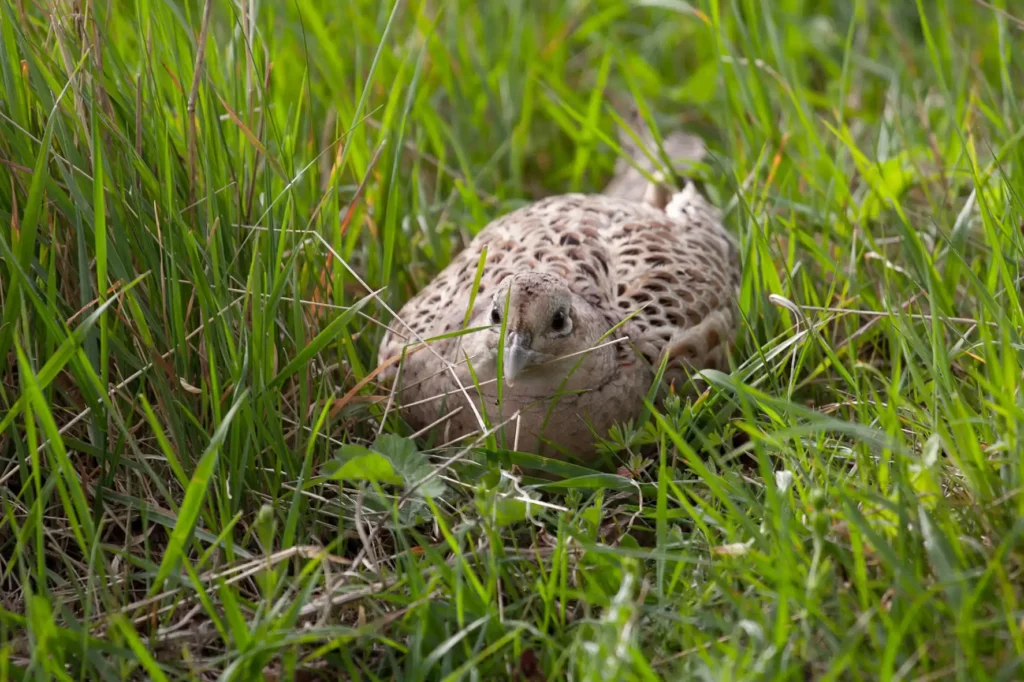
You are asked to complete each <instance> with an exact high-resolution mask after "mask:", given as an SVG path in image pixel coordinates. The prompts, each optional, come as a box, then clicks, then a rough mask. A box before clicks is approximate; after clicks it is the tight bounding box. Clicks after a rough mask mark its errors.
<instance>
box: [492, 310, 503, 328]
mask: <svg viewBox="0 0 1024 682" xmlns="http://www.w3.org/2000/svg"><path fill="white" fill-rule="evenodd" d="M491 324H501V313H499V312H498V309H497V308H494V309H492V310H491Z"/></svg>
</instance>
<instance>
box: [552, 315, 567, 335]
mask: <svg viewBox="0 0 1024 682" xmlns="http://www.w3.org/2000/svg"><path fill="white" fill-rule="evenodd" d="M551 328H552V329H554V330H555V331H556V332H560V331H562V330H563V329H565V313H563V312H562V311H561V310H559V311H558V312H557V313H555V316H554V317H552V318H551Z"/></svg>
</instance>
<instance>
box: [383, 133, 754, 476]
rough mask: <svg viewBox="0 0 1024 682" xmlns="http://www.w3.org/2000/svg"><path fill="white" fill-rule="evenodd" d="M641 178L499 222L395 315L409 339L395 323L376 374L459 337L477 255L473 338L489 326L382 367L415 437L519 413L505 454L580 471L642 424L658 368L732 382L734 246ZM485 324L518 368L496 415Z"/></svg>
mask: <svg viewBox="0 0 1024 682" xmlns="http://www.w3.org/2000/svg"><path fill="white" fill-rule="evenodd" d="M688 139H690V140H692V139H693V138H688ZM665 146H666V148H667V147H668V146H669V140H666V145H665ZM691 149H692V146H691ZM670 155H672V153H671V152H670ZM637 178H643V176H642V175H639V174H638V173H637V172H636V171H635V170H633V169H626V170H623V171H621V172H620V173H619V174H618V175H617V177H616V178H614V179H613V181H612V183H610V184H609V186H608V188H607V189H606V193H605V194H603V195H585V194H567V195H560V196H553V197H548V198H546V199H542V200H540V201H537V202H535V203H533V204H530V205H528V206H525V207H523V208H520V209H518V210H515V211H512V212H511V213H508V214H506V215H504V216H501V217H499V218H497V219H496V220H494V221H493V222H491V223H490V224H489V225H488V226H486V227H485V228H484V229H483V230H482V231H481V232H480V233H479V234H478V235H477V236H476V238H475V239H473V241H472V242H471V243H470V244H469V245H468V247H467V248H465V249H464V250H463V251H462V252H461V253H459V254H458V256H456V257H455V259H454V260H453V261H452V263H451V264H450V265H449V266H448V267H446V268H445V269H444V270H443V271H442V272H441V273H440V274H438V276H437V277H436V278H435V279H434V281H433V282H431V283H430V284H429V285H428V286H427V287H425V288H424V289H423V290H422V291H420V292H419V293H418V294H416V295H415V296H414V297H413V298H411V299H410V300H409V301H408V302H407V303H406V304H405V305H404V306H403V307H402V308H401V310H400V311H399V312H398V317H399V318H400V319H401V320H402V322H404V323H405V324H407V325H409V327H411V331H412V332H413V333H411V334H410V333H409V331H410V330H409V329H408V328H406V327H405V326H404V325H403V324H402V322H399V321H394V322H392V323H391V329H392V331H389V332H388V333H387V334H386V335H385V337H384V339H383V340H382V342H381V345H380V349H379V358H380V361H382V362H383V361H385V360H387V359H388V358H390V357H392V356H395V355H399V354H401V352H402V349H403V346H405V345H410V346H411V347H410V351H412V350H413V348H412V346H415V345H416V341H417V337H418V339H424V340H425V339H429V338H431V337H436V336H439V335H444V334H448V333H451V332H456V331H458V330H460V329H462V328H463V324H464V321H465V317H466V310H467V307H468V305H469V302H470V293H471V291H472V288H473V282H474V279H475V275H476V270H477V265H478V263H479V261H480V257H481V254H482V253H483V251H484V249H486V251H487V255H486V261H485V267H484V271H483V275H482V277H481V280H480V286H479V289H478V292H477V297H476V300H475V303H474V306H473V311H472V313H471V316H470V321H469V325H468V326H469V327H487V328H486V329H483V330H481V331H476V332H472V333H469V334H463V335H461V336H457V337H453V338H447V339H442V340H439V341H434V342H432V343H431V344H430V346H431V347H430V348H423V347H420V348H418V349H416V350H415V352H410V353H409V354H407V356H406V358H405V360H404V362H403V363H402V365H401V368H400V371H398V365H392V366H390V367H388V368H387V369H386V370H385V371H383V372H382V373H381V376H382V378H383V379H385V380H386V379H389V378H395V376H396V374H397V377H398V381H399V382H400V386H399V390H398V392H397V399H398V405H399V407H400V409H401V414H402V416H403V417H404V418H405V419H406V420H407V421H408V422H409V423H410V424H412V425H413V426H415V427H416V428H423V427H425V426H427V425H429V424H431V423H433V422H434V421H436V420H437V419H439V418H440V417H442V416H444V415H445V414H447V413H448V412H450V411H452V410H453V409H455V408H457V407H460V406H461V407H462V409H461V410H459V411H458V413H457V414H455V415H454V416H453V417H451V418H450V419H447V420H445V421H444V422H443V425H442V426H440V427H439V428H442V429H445V430H446V433H445V434H444V435H445V436H447V438H446V439H445V440H451V439H454V438H458V437H460V436H468V434H470V433H471V432H474V431H478V430H479V427H480V421H479V417H480V415H481V414H482V413H483V411H484V410H486V413H487V417H488V419H489V421H490V423H491V424H492V425H494V424H499V423H501V422H503V421H505V420H508V419H509V418H510V417H512V416H513V415H514V414H515V412H516V411H517V410H519V411H520V418H519V419H518V420H513V421H510V422H508V423H507V424H506V426H505V427H504V434H505V437H506V444H507V447H509V448H511V447H513V445H514V444H516V443H518V449H519V450H522V451H526V452H542V451H543V452H544V454H549V455H550V454H554V453H555V452H556V451H557V450H559V449H560V450H563V451H564V452H566V453H568V454H572V455H576V456H580V457H583V458H587V457H589V456H590V455H592V454H593V452H594V443H595V439H594V436H595V435H597V436H598V437H603V436H606V435H607V432H608V429H609V427H610V426H611V425H612V424H613V423H616V422H623V421H626V420H629V419H631V418H633V417H635V416H636V415H637V414H639V412H640V411H641V409H642V407H643V398H644V396H645V395H646V394H647V393H648V391H649V389H650V387H651V383H652V381H653V379H654V373H655V371H656V370H657V367H658V365H659V363H660V362H661V358H662V357H663V356H664V355H665V354H667V355H668V356H669V368H668V370H667V371H666V375H665V377H664V381H665V382H666V385H667V384H668V383H674V384H675V386H676V390H677V391H680V390H685V385H686V383H687V381H688V377H689V375H690V374H691V373H692V371H693V370H694V369H702V368H719V369H725V368H727V365H728V360H727V355H728V349H729V346H730V345H731V343H732V340H733V338H734V336H735V331H736V327H737V319H736V318H737V311H736V306H735V303H736V295H737V292H738V289H739V286H740V266H739V254H738V251H737V249H736V245H735V243H734V241H733V239H732V237H731V236H730V235H729V234H728V232H726V230H725V229H724V228H723V227H722V225H721V218H720V214H719V212H718V210H717V209H716V208H715V207H713V206H712V205H711V204H710V203H709V202H708V201H707V200H706V199H705V198H704V197H703V196H702V195H701V194H700V193H699V192H698V191H697V190H696V188H695V187H694V186H693V184H692V183H687V184H686V186H685V187H684V189H683V190H682V191H680V192H676V193H674V194H669V193H667V192H664V191H661V192H659V191H653V192H652V191H651V188H650V187H648V182H647V181H646V179H643V180H642V181H638V180H637ZM641 190H643V192H641ZM666 200H667V203H666ZM506 295H508V300H507V303H508V309H507V317H506V314H505V313H506V308H505V305H506ZM634 313H635V314H634ZM631 314H633V315H632V317H631V318H630V319H628V320H626V321H625V322H623V320H624V319H625V318H626V317H627V316H630V315H631ZM559 315H562V317H561V321H560V320H559ZM495 321H498V322H501V321H504V322H505V328H506V333H507V334H508V336H506V339H505V343H504V350H505V353H506V354H505V355H504V356H502V357H503V359H504V367H505V368H506V369H508V368H509V367H512V368H513V370H519V366H520V364H522V370H521V371H516V372H515V382H514V384H513V385H511V386H502V392H503V395H502V401H501V404H500V405H499V404H498V400H497V392H498V386H497V382H496V381H495V380H494V379H495V377H496V374H497V369H498V368H497V364H498V360H499V358H498V352H497V349H498V346H499V337H500V331H499V330H500V328H501V326H502V325H501V324H497V325H495V324H494V322H495ZM560 322H561V323H560ZM616 325H619V326H618V327H617V328H616ZM612 328H615V330H614V331H612V332H611V333H610V334H607V336H605V338H603V339H602V338H601V337H602V335H603V334H605V333H606V332H608V331H609V330H611V329H612ZM595 346H596V348H595ZM588 349H590V350H588ZM584 351H586V352H584ZM567 355H568V356H570V357H568V358H564V356H567ZM467 356H468V358H469V362H470V363H471V364H472V368H473V373H475V376H476V379H477V380H478V381H479V382H481V388H480V391H479V393H478V391H477V390H476V389H475V388H474V382H473V373H471V372H470V371H469V369H468V367H467V362H466V358H467ZM559 358H564V359H559ZM446 361H447V362H449V363H452V364H451V365H446ZM574 368H575V369H574ZM573 370H574V371H573ZM505 376H508V372H506V373H505ZM567 376H568V378H567ZM456 377H457V380H456ZM464 389H465V391H464ZM467 395H468V396H470V397H471V398H472V400H473V404H472V405H469V404H466V396H467ZM556 395H557V400H555V396H556ZM442 396H446V397H445V398H442ZM549 412H550V414H549ZM545 442H549V443H550V444H553V445H554V446H555V450H552V449H550V448H549V447H547V446H546V445H545Z"/></svg>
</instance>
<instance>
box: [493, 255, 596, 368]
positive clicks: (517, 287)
mask: <svg viewBox="0 0 1024 682" xmlns="http://www.w3.org/2000/svg"><path fill="white" fill-rule="evenodd" d="M488 321H489V322H490V323H491V325H493V330H494V332H496V333H495V334H494V336H493V343H494V346H495V347H494V350H495V351H497V350H498V347H499V340H500V336H499V335H500V333H501V329H502V326H504V329H505V339H504V352H503V354H502V360H503V363H502V364H503V368H502V374H503V376H504V380H505V383H506V384H507V385H509V386H512V385H514V384H515V383H516V382H517V381H520V380H522V381H524V382H526V381H528V380H529V381H537V380H540V381H546V382H550V381H552V380H554V381H558V380H561V379H562V378H563V377H564V373H562V372H561V371H560V370H566V371H567V370H568V369H569V368H571V367H572V366H573V365H575V364H576V363H578V362H580V361H583V363H584V365H593V364H594V363H596V362H599V361H602V360H607V358H605V357H604V356H605V355H606V354H607V353H605V352H602V351H603V350H604V349H598V350H588V349H591V348H593V346H594V345H595V344H596V343H597V342H598V340H599V339H600V337H601V335H602V334H604V332H606V331H607V329H602V326H604V325H603V324H602V322H603V320H602V316H601V315H600V314H599V313H598V312H597V311H596V310H595V309H594V307H593V306H592V305H590V303H588V302H587V301H586V300H584V299H583V298H582V297H581V296H579V295H577V294H575V293H574V292H573V291H572V290H571V289H570V288H569V285H568V283H567V282H566V281H565V280H564V279H562V278H561V277H558V276H556V275H551V274H547V273H539V272H533V271H525V272H519V273H516V274H514V275H511V276H509V277H507V278H505V280H504V281H503V282H502V283H501V285H500V286H499V287H498V289H497V291H496V292H495V294H494V296H493V298H492V305H491V309H490V312H489V320H488ZM584 351H588V352H587V353H586V355H587V357H582V358H581V357H580V354H583V353H584ZM566 356H571V357H566ZM563 365H565V366H564V367H563ZM583 369H584V366H581V367H579V368H578V370H577V371H580V370H583ZM556 375H557V376H556ZM574 383H575V382H574Z"/></svg>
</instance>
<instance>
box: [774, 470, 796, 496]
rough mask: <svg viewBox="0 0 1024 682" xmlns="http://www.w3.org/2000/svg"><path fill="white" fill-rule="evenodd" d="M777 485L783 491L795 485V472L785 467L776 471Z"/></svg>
mask: <svg viewBox="0 0 1024 682" xmlns="http://www.w3.org/2000/svg"><path fill="white" fill-rule="evenodd" d="M775 486H776V487H777V488H778V489H779V490H780V491H781V492H786V491H788V490H789V489H790V488H792V487H793V472H792V471H790V470H789V469H783V470H782V471H776V472H775Z"/></svg>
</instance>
